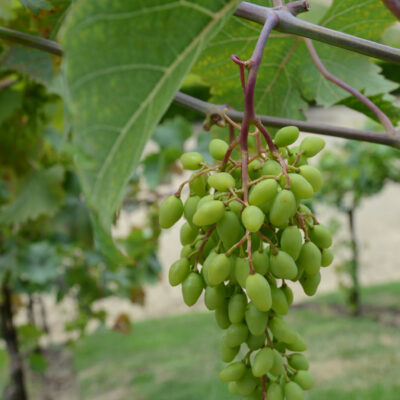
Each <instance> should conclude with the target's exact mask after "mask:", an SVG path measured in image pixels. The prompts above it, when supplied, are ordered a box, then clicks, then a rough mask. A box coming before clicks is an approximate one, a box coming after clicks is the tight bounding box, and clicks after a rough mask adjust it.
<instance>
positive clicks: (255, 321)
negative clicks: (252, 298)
mask: <svg viewBox="0 0 400 400" xmlns="http://www.w3.org/2000/svg"><path fill="white" fill-rule="evenodd" d="M245 320H246V324H247V327H248V328H249V331H250V333H251V334H252V335H254V336H260V335H263V334H264V332H265V329H266V328H267V323H268V313H266V312H263V311H260V310H259V309H258V308H257V306H256V305H255V304H253V303H252V302H250V303H249V304H247V308H246V312H245Z"/></svg>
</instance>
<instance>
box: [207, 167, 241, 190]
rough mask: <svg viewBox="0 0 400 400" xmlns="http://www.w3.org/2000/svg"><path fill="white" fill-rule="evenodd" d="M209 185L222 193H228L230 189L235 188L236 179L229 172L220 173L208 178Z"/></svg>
mask: <svg viewBox="0 0 400 400" xmlns="http://www.w3.org/2000/svg"><path fill="white" fill-rule="evenodd" d="M207 182H208V185H209V186H211V187H213V188H214V189H217V190H219V191H220V192H226V191H227V190H228V188H230V187H231V188H234V187H235V179H234V178H233V177H232V175H229V174H228V173H227V172H218V173H216V174H213V175H210V176H209V177H208V180H207Z"/></svg>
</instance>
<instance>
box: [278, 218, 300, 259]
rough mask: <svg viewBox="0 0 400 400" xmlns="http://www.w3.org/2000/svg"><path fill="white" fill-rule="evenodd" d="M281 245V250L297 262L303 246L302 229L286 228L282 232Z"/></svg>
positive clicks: (295, 227)
mask: <svg viewBox="0 0 400 400" xmlns="http://www.w3.org/2000/svg"><path fill="white" fill-rule="evenodd" d="M280 243H281V249H282V250H283V251H284V252H286V253H288V254H289V255H290V256H291V257H292V258H293V260H297V259H298V257H299V255H300V251H301V247H302V244H303V238H302V236H301V231H300V229H299V228H298V227H297V226H294V225H293V226H288V227H287V228H285V229H284V230H283V232H282V236H281V240H280Z"/></svg>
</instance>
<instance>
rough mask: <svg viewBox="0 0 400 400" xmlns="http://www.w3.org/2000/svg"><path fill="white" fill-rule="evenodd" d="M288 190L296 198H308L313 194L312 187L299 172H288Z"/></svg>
mask: <svg viewBox="0 0 400 400" xmlns="http://www.w3.org/2000/svg"><path fill="white" fill-rule="evenodd" d="M289 178H290V190H291V191H292V192H293V194H294V195H295V196H296V198H297V199H310V198H311V197H312V196H313V194H314V189H313V187H312V186H311V184H310V183H309V182H308V181H307V179H306V178H303V177H302V176H301V175H299V174H289Z"/></svg>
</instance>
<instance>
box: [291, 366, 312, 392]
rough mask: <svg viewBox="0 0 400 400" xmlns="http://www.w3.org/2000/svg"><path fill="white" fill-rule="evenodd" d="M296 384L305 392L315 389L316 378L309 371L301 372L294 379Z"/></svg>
mask: <svg viewBox="0 0 400 400" xmlns="http://www.w3.org/2000/svg"><path fill="white" fill-rule="evenodd" d="M293 381H294V382H296V383H297V384H298V385H299V386H300V387H301V388H302V389H303V390H311V389H312V388H313V387H314V384H315V379H314V376H313V375H312V374H311V373H310V372H308V371H299V372H298V373H297V374H296V375H295V376H294V377H293Z"/></svg>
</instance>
